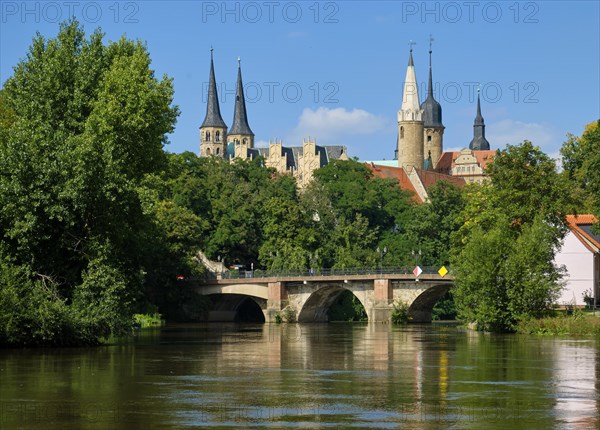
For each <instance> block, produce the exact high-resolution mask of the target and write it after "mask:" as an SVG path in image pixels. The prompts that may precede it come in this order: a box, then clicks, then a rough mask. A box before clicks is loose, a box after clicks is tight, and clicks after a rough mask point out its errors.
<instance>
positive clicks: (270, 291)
mask: <svg viewBox="0 0 600 430" xmlns="http://www.w3.org/2000/svg"><path fill="white" fill-rule="evenodd" d="M267 297H268V298H267V309H266V310H265V321H266V322H275V315H277V314H278V313H280V312H281V311H282V310H283V309H284V308H285V307H286V306H287V304H288V295H287V289H286V287H285V282H283V281H277V282H269V283H268V284H267Z"/></svg>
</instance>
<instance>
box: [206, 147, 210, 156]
mask: <svg viewBox="0 0 600 430" xmlns="http://www.w3.org/2000/svg"><path fill="white" fill-rule="evenodd" d="M206 155H208V156H210V148H206Z"/></svg>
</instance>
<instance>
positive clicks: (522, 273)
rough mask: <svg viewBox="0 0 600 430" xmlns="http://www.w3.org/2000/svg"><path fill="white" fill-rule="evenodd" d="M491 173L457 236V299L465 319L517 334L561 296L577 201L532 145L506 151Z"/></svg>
mask: <svg viewBox="0 0 600 430" xmlns="http://www.w3.org/2000/svg"><path fill="white" fill-rule="evenodd" d="M488 173H489V175H490V181H489V182H487V183H484V184H483V185H481V186H475V187H472V188H471V189H470V192H469V194H468V198H467V205H466V207H465V209H464V211H463V214H462V217H463V218H464V224H463V225H462V226H461V228H460V229H459V230H458V231H457V233H455V235H454V236H453V237H454V240H455V243H454V245H455V247H454V248H453V252H452V269H453V273H454V274H455V275H456V288H455V290H454V296H455V300H456V303H457V309H458V313H459V317H460V318H461V319H463V320H465V321H467V322H473V323H476V324H477V326H478V327H479V328H480V329H483V330H491V331H514V330H516V325H517V323H518V321H519V320H520V319H521V318H523V317H524V316H539V315H542V314H543V313H544V312H545V311H546V310H547V309H548V308H549V307H551V305H552V303H553V302H554V300H555V299H556V298H557V294H558V292H559V291H560V289H561V283H560V279H561V270H560V268H558V267H556V266H555V265H554V263H553V260H554V254H555V252H556V250H557V249H558V248H559V247H560V244H561V240H562V238H563V236H564V234H565V233H566V226H565V223H564V216H565V214H566V213H567V212H568V211H569V208H570V207H571V205H572V202H571V201H570V198H569V194H568V184H567V183H566V182H565V181H564V180H563V178H562V177H561V175H559V174H558V173H557V171H556V166H555V164H554V162H553V160H551V159H550V158H549V157H548V156H547V155H546V154H544V153H543V152H542V151H541V150H540V149H539V148H537V147H534V146H533V145H532V144H531V142H529V141H524V142H523V143H522V144H520V145H515V146H513V145H508V146H507V148H506V149H504V150H501V151H498V152H497V154H496V157H495V158H494V161H493V162H492V164H491V165H490V166H489V169H488Z"/></svg>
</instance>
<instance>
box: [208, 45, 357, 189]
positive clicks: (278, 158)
mask: <svg viewBox="0 0 600 430" xmlns="http://www.w3.org/2000/svg"><path fill="white" fill-rule="evenodd" d="M200 156H201V157H211V156H212V157H219V158H223V159H226V160H234V159H236V158H239V159H253V158H255V157H258V156H260V157H263V159H264V163H265V166H266V167H272V168H274V169H275V170H277V171H278V172H280V173H282V174H290V175H293V176H294V177H295V178H296V180H297V183H298V186H299V187H301V188H302V187H304V186H306V185H307V184H308V183H309V182H310V181H311V179H312V174H313V171H314V170H316V169H318V168H320V167H323V166H325V165H326V164H328V163H329V161H330V160H334V159H342V160H347V159H348V156H347V154H346V147H345V146H341V145H333V146H320V145H317V143H316V140H315V139H312V140H311V139H310V138H308V139H305V140H304V141H303V144H302V146H298V147H288V146H283V143H282V142H281V141H279V143H278V142H277V141H273V142H270V143H269V147H268V148H255V147H254V133H253V132H252V129H251V128H250V125H249V124H248V114H247V112H246V101H245V99H244V85H243V82H242V67H241V62H240V59H239V58H238V73H237V86H236V94H235V106H234V112H233V124H232V125H231V128H230V129H229V131H228V130H227V125H226V124H225V121H223V118H222V117H221V109H220V107H219V96H218V94H217V84H216V80H215V68H214V63H213V50H212V49H211V51H210V73H209V80H208V98H207V104H206V117H205V118H204V122H203V123H202V125H201V126H200Z"/></svg>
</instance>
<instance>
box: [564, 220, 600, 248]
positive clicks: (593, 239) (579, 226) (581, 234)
mask: <svg viewBox="0 0 600 430" xmlns="http://www.w3.org/2000/svg"><path fill="white" fill-rule="evenodd" d="M597 222H598V218H596V217H595V216H594V215H591V214H581V215H567V224H568V226H569V228H570V229H571V231H572V232H573V234H574V235H575V236H576V237H577V238H578V239H579V241H580V242H581V243H583V245H584V246H585V247H586V248H587V249H589V250H590V251H591V252H600V241H599V240H598V236H595V235H593V234H592V233H590V232H589V229H585V230H584V228H583V227H589V226H591V225H593V224H595V223H597ZM586 230H587V231H586Z"/></svg>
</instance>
